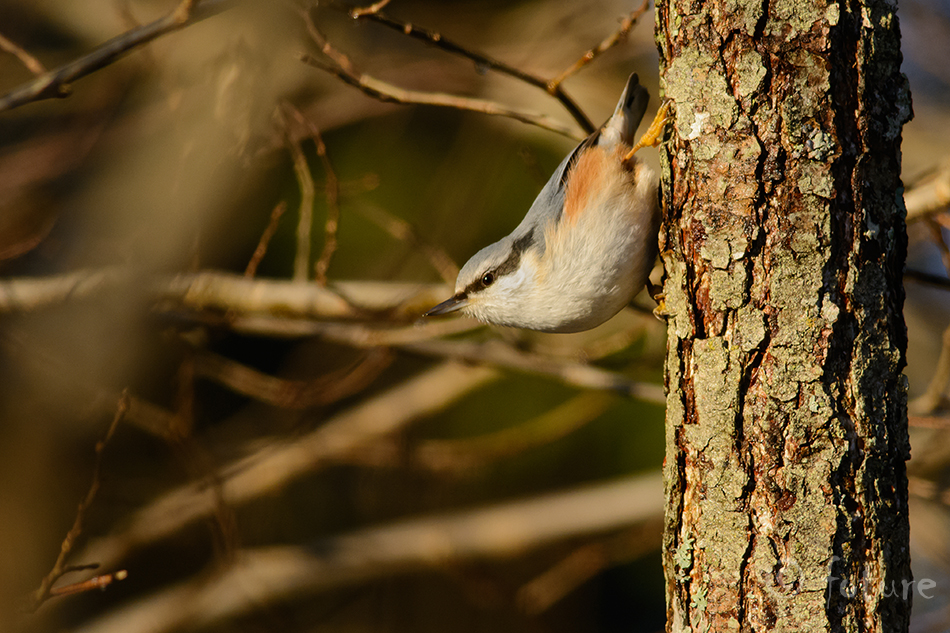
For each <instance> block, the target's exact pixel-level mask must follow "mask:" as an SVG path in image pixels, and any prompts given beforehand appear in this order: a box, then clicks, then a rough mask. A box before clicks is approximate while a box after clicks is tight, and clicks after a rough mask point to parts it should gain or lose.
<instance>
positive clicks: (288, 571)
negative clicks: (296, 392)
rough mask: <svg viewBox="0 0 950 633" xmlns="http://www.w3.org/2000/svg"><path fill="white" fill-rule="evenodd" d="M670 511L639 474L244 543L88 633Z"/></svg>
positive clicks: (161, 622) (441, 563) (192, 621)
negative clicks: (305, 538) (225, 558)
mask: <svg viewBox="0 0 950 633" xmlns="http://www.w3.org/2000/svg"><path fill="white" fill-rule="evenodd" d="M662 515H663V483H662V478H661V476H660V475H659V474H650V475H641V476H638V477H629V478H626V479H621V480H618V481H612V482H609V483H602V484H597V485H593V486H587V487H584V488H579V489H575V490H571V491H568V492H557V493H552V494H547V495H541V496H537V497H533V498H529V499H523V500H519V501H514V502H509V503H504V504H498V505H494V506H490V507H487V508H481V509H475V510H468V511H459V512H452V513H447V514H441V515H435V516H429V517H422V518H417V519H411V520H406V521H402V522H399V523H393V524H390V525H383V526H379V527H373V528H367V529H363V530H359V531H356V532H352V533H349V534H344V535H341V536H338V537H335V538H329V539H325V540H321V541H317V542H316V543H313V544H312V545H311V546H309V547H298V546H278V547H269V548H259V549H248V550H244V551H243V552H242V554H241V556H240V558H239V562H238V563H237V564H235V565H234V566H232V567H230V568H228V569H226V570H225V571H224V572H222V573H220V574H218V575H216V576H215V577H213V578H206V577H202V578H198V579H196V580H193V581H189V582H184V583H181V584H178V585H176V586H173V587H170V588H168V589H164V590H162V591H161V592H159V593H156V594H153V595H152V596H148V597H146V598H143V599H141V600H139V601H138V602H135V603H133V604H131V605H129V606H127V607H125V608H124V609H119V610H115V611H112V612H111V613H109V614H107V615H106V616H104V617H102V618H101V619H100V620H98V621H95V622H92V623H89V624H85V625H84V626H83V632H84V633H144V632H145V631H148V632H149V633H163V632H169V631H178V630H181V629H182V628H184V627H185V625H188V626H196V625H197V626H200V627H209V626H213V625H215V624H217V623H220V622H222V621H223V620H225V619H229V618H234V617H236V616H238V615H241V614H245V613H249V612H251V611H253V610H256V609H261V608H266V605H269V604H273V603H276V602H280V601H286V600H288V599H291V598H294V597H299V596H301V595H306V594H312V593H315V592H319V591H326V590H328V589H334V588H338V587H342V586H348V585H353V584H355V583H360V582H366V581H368V580H372V579H375V578H382V577H390V576H393V575H395V574H399V573H406V572H411V571H417V570H427V569H436V570H437V569H440V568H443V567H445V566H447V565H453V564H459V563H461V562H465V561H469V560H480V559H485V558H505V557H510V556H513V555H516V554H520V553H522V552H523V551H525V550H530V549H533V548H538V547H542V546H545V545H548V544H550V543H554V542H559V541H563V540H565V539H569V538H576V537H579V536H586V535H590V534H599V533H600V534H602V533H605V532H609V531H611V530H617V529H621V528H624V527H627V526H630V525H634V524H638V523H641V522H644V521H651V522H653V521H657V520H659V519H661V518H662Z"/></svg>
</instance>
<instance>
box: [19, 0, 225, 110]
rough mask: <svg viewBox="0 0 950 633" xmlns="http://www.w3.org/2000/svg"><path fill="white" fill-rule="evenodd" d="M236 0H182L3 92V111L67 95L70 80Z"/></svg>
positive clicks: (110, 62) (210, 14) (217, 11)
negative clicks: (162, 13) (165, 12)
mask: <svg viewBox="0 0 950 633" xmlns="http://www.w3.org/2000/svg"><path fill="white" fill-rule="evenodd" d="M235 1H236V0H204V2H201V3H200V4H199V3H198V2H197V0H182V2H181V3H180V4H179V5H178V6H177V7H176V8H175V10H174V11H172V12H171V13H169V14H168V15H166V16H165V17H162V18H159V19H158V20H155V21H154V22H151V23H149V24H146V25H144V26H140V27H137V28H134V29H131V30H129V31H126V32H125V33H123V34H122V35H119V36H117V37H114V38H112V39H111V40H109V41H108V42H106V43H104V44H102V45H101V46H99V47H98V48H97V49H95V50H94V51H92V52H91V53H88V54H86V55H84V56H82V57H80V58H79V59H76V60H74V61H72V62H69V63H68V64H65V65H63V66H60V67H59V68H57V69H55V70H51V71H49V72H47V73H45V74H43V75H42V76H40V77H37V78H36V79H34V80H32V81H30V82H28V83H25V84H23V85H21V86H20V87H18V88H15V89H14V90H12V91H10V92H8V93H6V94H5V95H3V96H0V112H4V111H6V110H12V109H13V108H17V107H19V106H21V105H24V104H26V103H31V102H33V101H41V100H43V99H52V98H59V97H65V96H68V95H69V92H70V88H69V84H70V83H71V82H73V81H75V80H77V79H80V78H82V77H85V76H86V75H89V74H91V73H93V72H95V71H97V70H99V69H100V68H105V67H106V66H108V65H109V64H112V63H113V62H115V61H116V60H118V59H119V58H121V57H122V56H124V55H125V54H126V53H128V52H130V51H132V50H134V49H136V48H138V47H140V46H143V45H145V44H148V43H149V42H151V41H152V40H154V39H156V38H158V37H161V36H162V35H165V34H166V33H170V32H172V31H177V30H178V29H181V28H183V27H185V26H188V25H190V24H194V23H196V22H200V21H201V20H204V19H207V18H210V17H211V16H214V15H217V14H218V13H221V12H222V11H225V10H227V9H229V8H231V6H233V5H234V4H235Z"/></svg>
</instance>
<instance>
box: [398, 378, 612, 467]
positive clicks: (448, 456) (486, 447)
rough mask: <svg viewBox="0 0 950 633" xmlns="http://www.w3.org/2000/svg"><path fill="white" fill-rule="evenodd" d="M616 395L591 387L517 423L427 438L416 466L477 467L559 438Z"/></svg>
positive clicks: (592, 416) (597, 412)
mask: <svg viewBox="0 0 950 633" xmlns="http://www.w3.org/2000/svg"><path fill="white" fill-rule="evenodd" d="M614 402H616V397H615V396H613V395H612V394H610V393H605V392H602V391H590V392H586V393H582V394H580V395H579V396H575V397H574V398H571V399H570V400H568V401H567V402H565V403H563V404H561V405H560V406H557V407H555V408H553V409H551V410H550V411H547V412H545V413H543V414H542V415H539V416H537V417H535V418H533V419H531V420H528V421H527V422H524V423H522V424H519V425H517V426H512V427H508V428H505V429H502V430H501V431H498V432H495V433H489V434H486V435H480V436H478V437H469V438H462V439H457V440H428V441H425V442H423V443H422V444H421V445H420V446H419V448H418V449H416V451H415V454H414V455H413V461H414V462H415V464H416V465H417V466H421V467H423V468H427V469H429V470H436V471H459V470H467V469H471V468H477V467H478V466H481V465H483V464H484V463H485V462H487V461H489V460H493V459H497V458H499V457H504V456H508V455H514V454H517V453H521V452H523V451H525V450H527V449H530V448H534V447H536V446H542V445H544V444H549V443H551V442H553V441H555V440H558V439H560V438H562V437H564V436H566V435H568V434H570V433H572V432H574V431H576V430H577V429H579V428H581V427H582V426H584V425H585V424H587V423H588V422H591V421H593V420H595V419H597V418H598V417H599V416H600V415H601V414H602V413H603V412H604V411H606V410H607V409H608V408H609V407H610V405H611V404H613V403H614Z"/></svg>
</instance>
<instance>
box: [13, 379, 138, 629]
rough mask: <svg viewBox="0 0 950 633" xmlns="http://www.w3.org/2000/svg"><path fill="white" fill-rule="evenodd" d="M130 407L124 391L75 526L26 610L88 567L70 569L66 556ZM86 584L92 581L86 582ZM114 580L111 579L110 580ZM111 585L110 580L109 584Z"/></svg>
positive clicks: (32, 609)
mask: <svg viewBox="0 0 950 633" xmlns="http://www.w3.org/2000/svg"><path fill="white" fill-rule="evenodd" d="M128 410H129V394H128V392H123V393H122V397H121V398H119V403H118V405H117V406H116V410H115V415H114V416H113V417H112V423H111V424H110V425H109V428H108V429H107V430H106V434H105V435H104V436H103V437H102V439H101V440H99V441H98V442H96V459H95V462H94V463H93V467H92V483H91V484H90V485H89V490H88V491H87V492H86V496H85V497H83V500H82V501H81V502H80V503H79V508H78V509H77V510H76V518H75V519H73V525H72V527H71V528H69V532H67V533H66V538H64V539H63V543H62V545H60V548H59V556H58V557H57V558H56V563H55V564H54V565H53V569H51V570H50V572H49V573H48V574H46V577H45V578H43V580H42V582H41V583H40V586H39V588H38V589H37V590H36V591H34V592H33V595H32V596H31V597H30V602H29V605H28V607H27V610H28V611H29V612H30V613H33V612H35V611H36V610H37V609H39V608H40V605H42V604H43V603H44V602H46V601H47V600H48V599H49V598H50V596H51V595H53V591H52V587H53V584H54V583H55V582H56V581H57V580H59V579H60V578H62V576H63V575H64V574H66V573H68V572H69V571H71V570H78V569H86V568H88V566H82V567H75V568H70V567H67V565H66V557H67V556H69V554H70V552H72V550H73V546H74V545H75V544H76V539H78V538H79V537H80V535H81V534H82V528H83V522H84V521H85V520H86V512H87V511H88V510H89V507H90V506H91V505H92V502H93V501H94V500H95V498H96V493H98V492H99V485H100V483H99V481H100V480H99V478H100V476H101V471H102V453H103V451H104V450H105V448H106V444H108V443H109V440H111V439H112V436H113V434H114V433H115V430H116V427H118V426H119V422H121V421H122V419H123V418H124V417H125V414H126V413H127V412H128ZM86 582H87V583H88V582H90V581H86ZM109 582H111V580H110V581H109ZM85 584H86V583H80V585H85ZM106 584H108V583H106ZM102 586H105V585H102ZM91 588H92V587H91V586H90V587H88V589H91ZM86 590H87V589H81V590H80V589H77V590H76V591H69V592H61V593H78V592H79V591H86Z"/></svg>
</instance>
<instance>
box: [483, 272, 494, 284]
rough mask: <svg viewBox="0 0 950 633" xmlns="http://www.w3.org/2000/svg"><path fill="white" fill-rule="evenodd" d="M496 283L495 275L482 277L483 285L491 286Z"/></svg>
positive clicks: (488, 274) (489, 274)
mask: <svg viewBox="0 0 950 633" xmlns="http://www.w3.org/2000/svg"><path fill="white" fill-rule="evenodd" d="M493 283H495V274H494V273H485V274H484V275H482V285H483V286H490V285H492V284H493Z"/></svg>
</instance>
